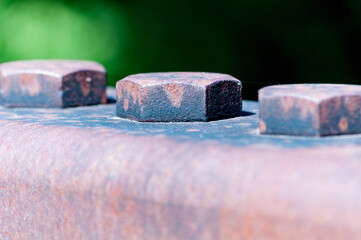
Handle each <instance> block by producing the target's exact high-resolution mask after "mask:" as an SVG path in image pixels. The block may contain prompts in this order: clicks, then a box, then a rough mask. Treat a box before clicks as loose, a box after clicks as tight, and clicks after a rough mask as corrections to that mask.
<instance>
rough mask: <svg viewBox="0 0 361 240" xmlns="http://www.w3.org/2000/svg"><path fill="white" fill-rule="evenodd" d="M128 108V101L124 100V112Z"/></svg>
mask: <svg viewBox="0 0 361 240" xmlns="http://www.w3.org/2000/svg"><path fill="white" fill-rule="evenodd" d="M128 107H129V101H128V99H127V98H126V99H124V110H125V111H127V110H128Z"/></svg>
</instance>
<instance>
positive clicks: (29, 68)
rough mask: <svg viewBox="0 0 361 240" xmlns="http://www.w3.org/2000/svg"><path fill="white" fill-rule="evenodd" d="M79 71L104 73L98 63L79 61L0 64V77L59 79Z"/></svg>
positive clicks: (25, 61) (31, 61) (33, 61)
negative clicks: (22, 76)
mask: <svg viewBox="0 0 361 240" xmlns="http://www.w3.org/2000/svg"><path fill="white" fill-rule="evenodd" d="M79 71H96V72H102V73H105V72H106V71H105V68H104V67H103V66H102V65H100V64H99V63H96V62H92V61H79V60H24V61H14V62H7V63H2V64H0V75H2V76H9V75H13V74H19V73H20V74H23V73H36V74H46V75H52V76H56V77H60V76H64V75H67V74H70V73H73V72H79Z"/></svg>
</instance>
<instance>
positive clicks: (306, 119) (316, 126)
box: [259, 84, 361, 136]
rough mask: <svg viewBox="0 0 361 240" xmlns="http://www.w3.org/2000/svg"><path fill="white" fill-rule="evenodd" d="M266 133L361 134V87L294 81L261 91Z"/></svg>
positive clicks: (263, 123)
mask: <svg viewBox="0 0 361 240" xmlns="http://www.w3.org/2000/svg"><path fill="white" fill-rule="evenodd" d="M259 118H260V119H259V128H260V132H261V133H263V134H280V135H299V136H327V135H340V134H353V133H361V86H357V85H343V84H292V85H279V86H271V87H265V88H262V89H261V90H259Z"/></svg>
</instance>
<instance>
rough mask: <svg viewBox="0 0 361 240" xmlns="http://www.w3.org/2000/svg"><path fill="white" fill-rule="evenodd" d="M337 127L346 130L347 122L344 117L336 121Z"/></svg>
mask: <svg viewBox="0 0 361 240" xmlns="http://www.w3.org/2000/svg"><path fill="white" fill-rule="evenodd" d="M338 128H339V129H340V130H341V131H342V132H345V131H347V128H348V122H347V119H346V118H345V117H341V119H340V121H339V123H338Z"/></svg>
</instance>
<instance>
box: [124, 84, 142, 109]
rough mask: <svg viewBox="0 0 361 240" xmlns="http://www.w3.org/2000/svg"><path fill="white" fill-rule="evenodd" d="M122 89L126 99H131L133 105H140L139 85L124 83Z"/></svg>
mask: <svg viewBox="0 0 361 240" xmlns="http://www.w3.org/2000/svg"><path fill="white" fill-rule="evenodd" d="M122 89H123V90H124V93H125V94H126V96H127V98H128V99H129V98H132V99H133V103H134V104H140V103H141V91H140V90H141V88H140V86H139V85H137V84H135V83H131V82H126V83H124V84H123V85H122Z"/></svg>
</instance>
